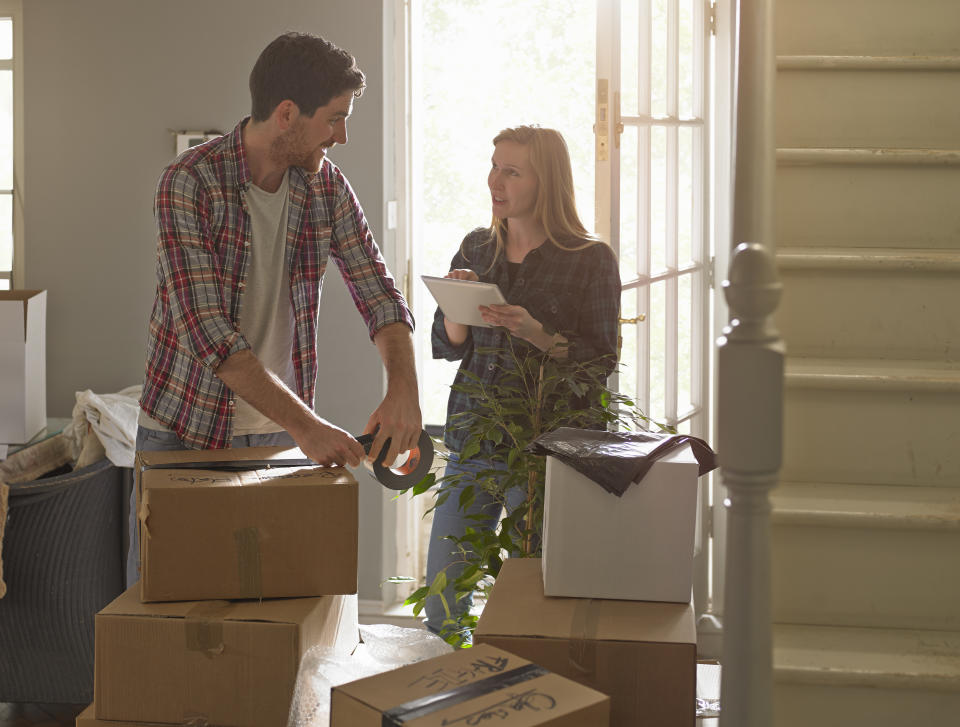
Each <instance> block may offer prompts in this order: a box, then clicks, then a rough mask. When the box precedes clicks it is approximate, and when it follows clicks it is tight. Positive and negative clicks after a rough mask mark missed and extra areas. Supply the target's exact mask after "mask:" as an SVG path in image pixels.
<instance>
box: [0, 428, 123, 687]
mask: <svg viewBox="0 0 960 727" xmlns="http://www.w3.org/2000/svg"><path fill="white" fill-rule="evenodd" d="M66 446H67V445H66V444H65V443H64V442H62V441H59V438H58V437H53V438H51V439H50V440H47V441H46V442H43V443H41V444H38V445H34V446H33V447H29V448H27V449H24V450H22V451H20V452H18V453H16V454H14V455H13V456H11V458H10V459H8V460H6V461H5V462H3V463H0V481H4V482H6V484H7V486H8V488H9V490H8V492H7V518H6V527H5V530H4V529H0V532H2V533H3V541H2V550H0V558H2V564H3V565H2V574H3V581H4V582H5V583H6V594H5V595H4V596H3V597H2V598H0V645H2V647H0V702H39V703H68V704H87V703H89V702H91V701H92V700H93V643H94V638H93V637H94V634H93V626H94V615H95V614H96V613H97V611H99V610H100V609H101V608H103V607H104V606H105V605H106V604H107V603H109V602H110V601H111V600H113V599H114V598H115V597H116V596H117V595H118V594H119V593H120V592H121V591H122V590H123V579H124V567H123V558H124V554H125V542H124V522H125V501H124V497H123V495H124V487H123V477H122V474H121V470H120V469H119V468H117V467H115V466H114V465H113V464H112V463H111V462H110V461H109V460H107V459H103V460H100V461H99V462H96V463H94V464H92V465H89V466H87V467H84V468H82V469H79V470H75V471H70V472H63V473H61V474H54V476H47V477H41V478H40V479H29V480H26V481H13V480H17V479H18V478H20V477H23V476H28V477H29V476H30V475H31V474H33V475H39V474H40V472H39V471H40V470H45V471H46V472H50V471H51V470H52V471H53V472H54V473H56V472H60V471H62V470H64V469H67V468H68V467H69V465H67V464H66V463H65V462H64V461H63V460H64V459H65V458H66V457H65V455H64V451H65V449H66ZM38 448H39V449H38ZM0 510H2V508H0Z"/></svg>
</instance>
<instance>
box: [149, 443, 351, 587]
mask: <svg viewBox="0 0 960 727" xmlns="http://www.w3.org/2000/svg"><path fill="white" fill-rule="evenodd" d="M302 459H303V454H302V453H301V452H300V450H299V449H286V448H283V447H250V448H244V449H239V448H238V449H229V450H206V451H193V450H185V451H171V452H138V453H137V461H136V463H135V465H134V468H135V472H136V477H137V485H136V486H137V495H138V506H137V510H138V513H139V519H140V596H141V598H142V599H143V600H144V601H177V600H191V601H198V600H203V599H214V598H226V599H237V598H286V597H303V596H323V595H332V594H346V593H356V592H357V517H358V515H357V510H358V504H357V502H358V500H357V498H358V492H357V481H356V480H355V479H354V478H353V476H352V475H351V474H350V472H348V471H347V470H346V469H344V468H342V467H317V466H306V467H304V466H299V467H283V466H278V465H280V464H282V462H283V460H302ZM224 460H229V461H227V462H224ZM218 462H220V463H222V464H223V465H224V467H226V469H222V468H217V467H218V465H217V463H218ZM191 465H195V466H191ZM244 468H245V469H244ZM238 469H239V471H237V470H238Z"/></svg>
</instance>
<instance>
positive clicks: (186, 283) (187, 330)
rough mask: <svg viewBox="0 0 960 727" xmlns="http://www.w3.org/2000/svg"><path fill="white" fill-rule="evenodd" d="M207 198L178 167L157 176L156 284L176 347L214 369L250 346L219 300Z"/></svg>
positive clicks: (219, 273)
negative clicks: (165, 305)
mask: <svg viewBox="0 0 960 727" xmlns="http://www.w3.org/2000/svg"><path fill="white" fill-rule="evenodd" d="M208 204H209V199H208V196H207V194H206V192H204V190H203V189H202V188H201V185H200V184H199V183H198V181H197V179H196V177H195V176H194V175H193V174H192V173H191V172H190V171H189V170H187V169H184V168H183V167H180V166H172V167H168V168H167V169H166V170H165V171H164V173H163V175H162V176H161V177H160V182H159V184H158V187H157V194H156V199H155V204H154V214H155V216H156V220H157V247H158V250H157V252H158V268H157V275H158V278H159V284H160V286H161V287H162V288H163V290H164V291H165V293H166V297H167V300H168V301H169V306H170V314H171V318H172V322H173V327H174V330H175V332H176V335H177V340H178V342H179V345H180V347H181V348H183V349H184V350H186V351H189V352H190V354H191V355H193V356H194V357H195V358H196V359H198V360H199V361H200V362H201V363H203V364H204V365H205V366H209V367H211V368H216V367H217V366H219V365H220V363H221V362H222V361H224V360H225V359H227V358H229V357H230V356H231V355H233V354H234V353H236V352H238V351H241V350H244V349H248V348H250V344H249V343H248V342H247V340H246V339H245V338H244V337H243V335H242V334H241V333H240V331H239V330H237V328H236V327H235V326H234V325H233V323H232V321H231V319H230V316H229V315H228V312H227V308H226V303H225V302H224V299H223V273H222V271H221V270H220V268H219V265H218V264H217V260H216V256H215V255H214V254H213V252H212V250H213V241H212V239H211V234H210V220H209V211H208Z"/></svg>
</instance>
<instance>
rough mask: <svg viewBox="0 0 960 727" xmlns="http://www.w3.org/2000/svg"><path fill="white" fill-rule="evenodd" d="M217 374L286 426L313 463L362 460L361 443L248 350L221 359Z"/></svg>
mask: <svg viewBox="0 0 960 727" xmlns="http://www.w3.org/2000/svg"><path fill="white" fill-rule="evenodd" d="M217 376H218V377H219V378H220V380H221V381H223V383H225V384H226V385H227V386H229V387H230V388H231V389H232V390H233V392H234V393H235V394H237V395H238V396H240V397H241V398H243V400H244V401H246V402H247V403H248V404H250V405H251V406H253V407H254V408H255V409H256V410H257V411H259V412H260V413H261V414H263V415H264V416H266V417H269V418H270V419H272V420H273V421H275V422H276V423H277V424H279V425H280V426H281V427H283V428H284V429H286V430H287V432H289V433H290V436H291V437H293V441H295V442H296V443H297V446H298V447H300V449H301V450H303V453H304V454H305V455H307V456H308V457H309V458H310V459H312V460H314V461H315V462H317V463H319V464H322V465H324V466H330V465H344V464H348V465H350V466H351V467H357V466H358V465H359V464H360V463H361V462H362V461H363V458H364V456H365V453H364V451H363V445H361V444H360V442H358V441H357V440H356V439H354V438H353V437H351V436H350V435H349V434H347V433H346V432H345V431H343V430H342V429H340V428H339V427H337V426H335V425H333V424H331V423H330V422H328V421H325V420H323V419H321V418H320V417H318V416H317V415H316V414H315V413H314V412H313V411H312V410H311V409H310V408H309V407H307V405H306V404H304V403H303V402H302V401H301V400H300V397H298V396H297V395H296V394H294V393H293V392H292V391H290V389H288V388H287V387H286V386H285V385H284V383H283V382H282V381H281V380H280V379H279V378H278V377H277V376H276V375H275V374H273V373H272V372H270V371H268V370H267V369H265V368H264V366H263V364H262V363H260V360H259V359H258V358H257V357H256V356H255V355H254V354H253V352H252V351H250V350H249V349H244V350H243V351H238V352H237V353H235V354H233V355H232V356H230V358H228V359H226V360H225V361H223V362H222V363H221V364H220V366H219V367H217Z"/></svg>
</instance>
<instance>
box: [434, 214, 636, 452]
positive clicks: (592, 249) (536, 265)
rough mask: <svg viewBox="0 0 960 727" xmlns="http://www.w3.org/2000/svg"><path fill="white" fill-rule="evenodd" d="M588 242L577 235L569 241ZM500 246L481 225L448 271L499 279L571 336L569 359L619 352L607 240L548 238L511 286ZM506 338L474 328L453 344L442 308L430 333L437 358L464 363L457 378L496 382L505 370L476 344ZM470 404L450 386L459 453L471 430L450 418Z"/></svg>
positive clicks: (615, 273)
mask: <svg viewBox="0 0 960 727" xmlns="http://www.w3.org/2000/svg"><path fill="white" fill-rule="evenodd" d="M583 242H584V241H583V240H577V241H575V243H574V244H573V245H572V246H573V247H576V246H578V245H581V244H583ZM495 250H496V243H495V241H494V240H493V239H492V238H491V234H490V230H489V229H486V228H478V229H476V230H474V231H473V232H471V233H470V234H468V235H467V236H466V238H465V239H464V241H463V245H462V246H461V249H460V250H459V251H458V252H457V254H456V255H454V257H453V261H452V262H451V263H450V269H451V270H454V269H457V268H461V269H470V270H473V271H474V272H476V273H477V275H479V276H480V280H482V281H484V282H490V283H496V284H497V285H498V286H499V287H500V290H501V291H503V295H504V297H505V298H506V299H507V302H508V303H510V304H511V305H520V306H523V307H524V308H526V309H527V311H528V312H529V313H530V315H531V316H533V318H535V319H536V320H538V321H540V323H542V324H544V325H545V326H547V327H549V328H552V329H553V330H555V331H557V332H558V333H560V334H562V335H563V336H564V337H565V338H567V340H569V341H570V347H569V348H568V356H569V357H570V358H573V359H574V360H577V361H591V360H593V359H597V358H599V357H601V356H604V355H611V354H612V356H613V357H615V356H616V354H617V318H618V317H619V316H620V271H619V267H618V265H617V260H616V257H615V256H614V255H613V252H612V251H611V250H610V248H609V247H608V246H607V245H605V244H602V243H601V244H595V245H591V246H589V247H586V248H583V249H580V250H561V249H559V248H558V247H557V246H556V245H554V244H553V243H552V242H550V241H547V242H544V243H543V244H542V245H541V246H540V247H538V248H536V249H535V250H531V251H530V252H529V253H527V256H526V257H525V258H524V259H523V262H522V263H521V264H520V268H519V270H517V272H516V273H515V274H514V276H513V282H512V283H511V282H510V275H509V271H508V269H507V262H506V259H505V257H504V256H503V255H502V254H501V255H500V256H499V257H498V258H497V260H496V261H495V262H494V261H493V254H494V251H495ZM491 262H493V267H491ZM507 335H508V334H507V333H506V332H504V331H502V330H501V329H497V328H483V327H480V326H471V327H470V331H469V333H468V334H467V340H466V341H464V342H463V344H461V345H460V346H454V345H453V344H451V343H450V339H449V338H447V332H446V329H445V328H444V325H443V313H442V312H441V311H440V309H439V308H438V309H437V311H436V313H435V314H434V317H433V329H432V331H431V340H432V344H433V357H434V358H444V359H447V360H448V361H456V360H458V359H460V360H461V364H460V369H459V370H458V371H457V375H456V377H455V379H454V383H463V382H465V381H466V380H467V377H466V376H465V375H464V371H470V372H471V373H473V374H475V375H476V376H479V377H481V378H482V379H483V380H485V381H486V382H491V383H492V382H493V381H495V380H496V379H497V377H498V376H499V375H500V371H501V369H499V368H498V367H497V366H496V357H495V356H494V355H493V354H485V353H480V352H478V351H477V349H478V348H488V347H489V348H498V349H503V348H505V347H506V346H507ZM612 368H613V364H612V363H611V370H612ZM470 406H471V405H470V400H469V398H468V397H467V395H466V394H464V393H463V392H459V391H455V390H454V389H451V390H450V398H449V400H448V403H447V426H446V427H445V431H444V443H445V444H446V445H447V446H448V447H449V448H450V449H451V450H453V451H455V452H459V451H460V450H461V448H462V447H463V443H464V441H465V440H466V436H467V433H466V431H465V430H464V429H463V428H456V427H451V426H450V417H451V416H452V415H454V414H457V413H460V412H464V411H469V410H470Z"/></svg>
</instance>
